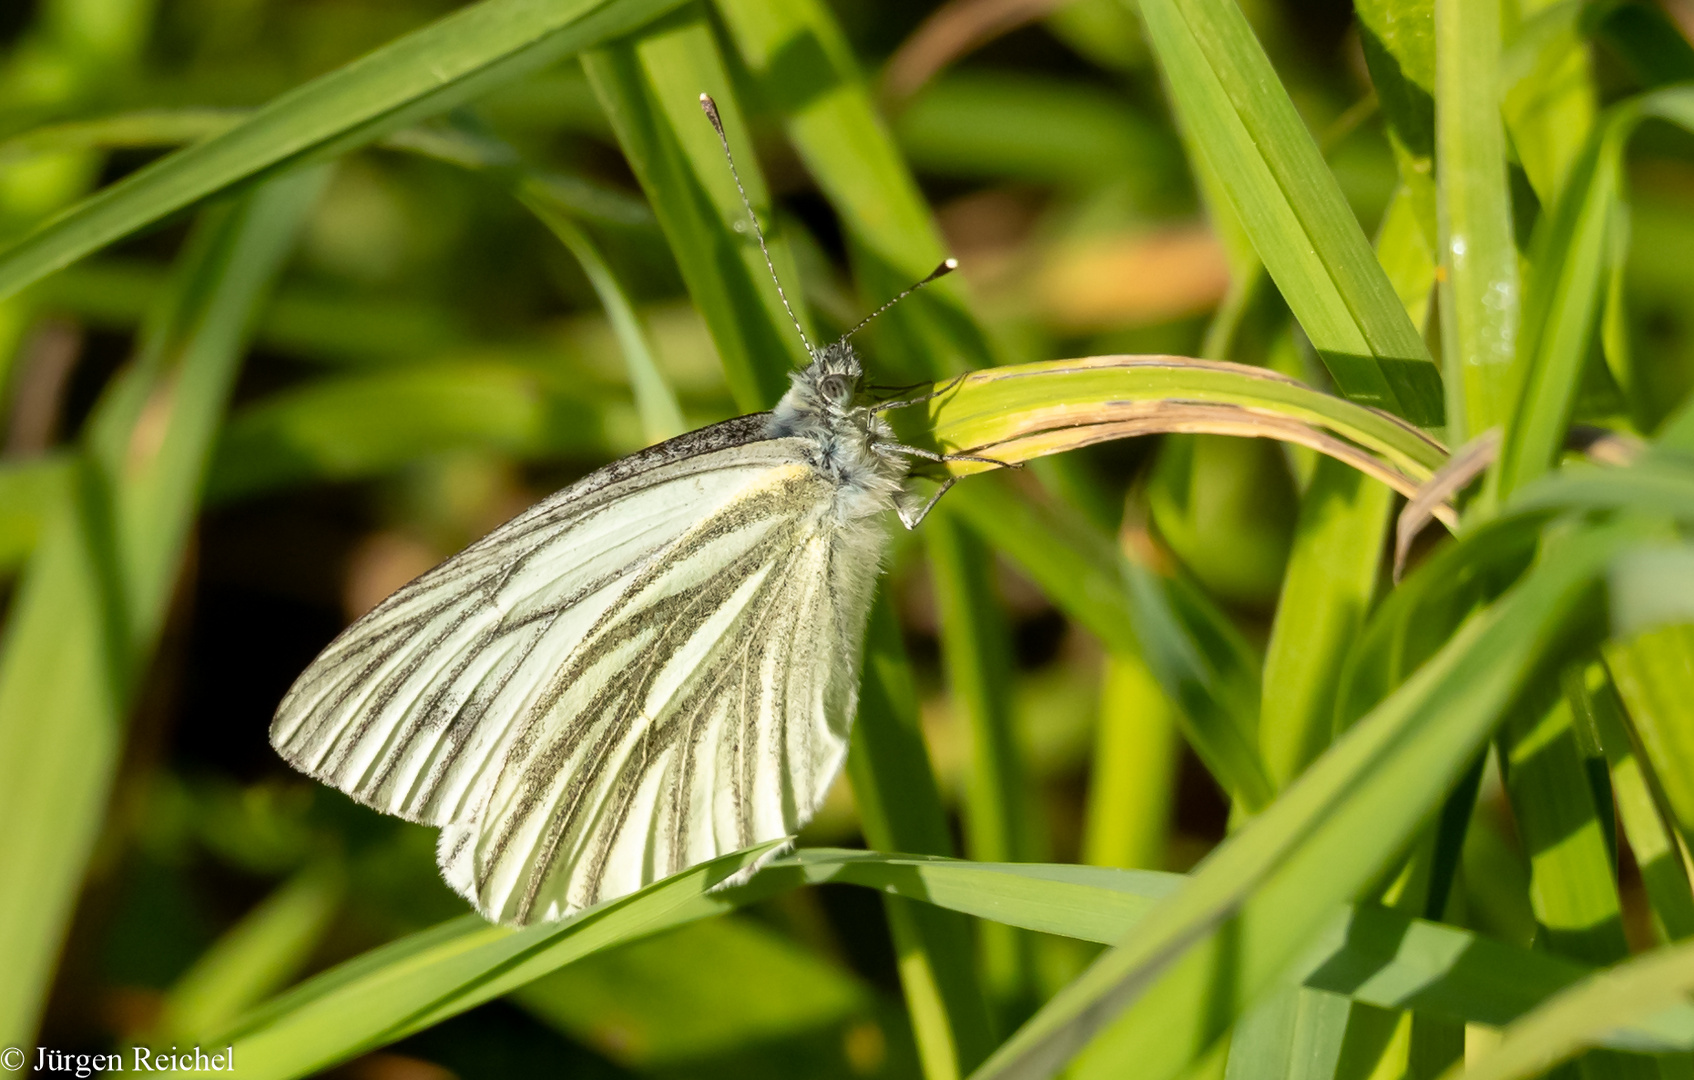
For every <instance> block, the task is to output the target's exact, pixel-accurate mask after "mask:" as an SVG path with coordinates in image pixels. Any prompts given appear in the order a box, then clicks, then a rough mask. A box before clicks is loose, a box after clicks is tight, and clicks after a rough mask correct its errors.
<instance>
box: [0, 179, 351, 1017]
mask: <svg viewBox="0 0 1694 1080" xmlns="http://www.w3.org/2000/svg"><path fill="white" fill-rule="evenodd" d="M323 179H324V177H323V175H322V173H321V171H320V170H312V171H310V172H308V173H304V174H297V175H295V176H293V177H291V178H287V179H283V180H279V181H277V182H276V183H275V184H272V185H270V186H267V187H265V188H263V189H261V190H259V191H258V192H256V193H255V194H254V195H252V196H250V197H248V198H246V199H243V200H242V201H240V202H238V203H237V204H235V205H233V206H226V207H220V208H218V209H217V210H215V211H213V212H212V213H211V214H210V215H209V216H208V219H207V220H206V221H205V222H204V223H203V225H202V227H201V228H200V229H199V230H198V231H197V232H196V234H195V236H194V237H193V239H192V241H191V244H190V247H189V248H188V250H187V252H186V253H185V255H184V256H183V257H182V259H181V261H180V265H179V267H178V275H177V278H176V284H175V288H174V289H173V291H172V293H171V294H170V295H169V296H168V297H167V298H166V302H165V303H164V304H163V305H161V308H160V309H159V311H158V312H157V313H156V318H155V320H154V322H153V323H152V325H151V327H150V328H149V332H148V335H147V337H146V338H145V339H144V344H143V347H142V350H141V354H140V356H139V358H138V359H137V361H136V362H135V363H134V365H133V366H132V367H131V368H130V369H129V370H127V371H126V372H124V373H123V374H122V375H120V376H119V377H118V378H117V379H115V380H114V381H113V383H112V384H111V385H110V386H108V388H107V391H106V393H105V394H104V395H103V397H102V399H101V402H100V404H99V405H98V406H97V407H96V410H95V413H94V415H93V416H92V417H91V418H90V419H89V421H88V435H87V439H86V446H85V448H84V449H83V451H82V452H81V454H80V460H79V461H78V462H77V463H76V464H75V465H74V466H73V473H72V476H71V478H70V480H69V482H68V483H67V484H66V488H65V497H64V498H63V499H62V500H61V501H60V504H59V505H58V506H57V507H56V508H55V511H54V514H53V517H52V519H51V521H50V523H49V524H48V525H47V527H46V529H45V530H44V532H43V534H42V537H41V541H40V543H39V545H38V547H37V549H36V552H35V554H34V556H33V557H32V559H31V562H30V565H29V568H28V570H27V571H26V573H25V575H24V579H23V581H22V583H21V584H20V586H19V591H18V595H17V598H16V600H15V601H14V603H13V605H12V608H11V611H10V617H9V619H8V622H7V626H6V633H5V639H4V653H3V654H0V767H3V768H4V770H5V777H4V782H3V783H0V812H3V813H5V814H8V815H11V820H12V821H13V823H14V824H13V826H12V827H10V828H8V829H7V830H5V832H4V839H3V840H0V865H4V866H6V867H7V872H6V874H4V875H0V951H3V952H4V953H5V955H7V956H8V957H10V958H12V962H11V964H9V965H8V966H7V968H6V971H5V973H4V977H3V978H0V1038H3V1039H4V1040H5V1041H8V1042H12V1043H22V1042H27V1041H28V1040H29V1037H30V1034H31V1032H32V1031H33V1029H34V1026H35V1023H36V1020H37V1017H38V1010H39V1008H40V1005H41V995H42V994H43V993H44V991H45V988H46V985H47V981H48V979H49V977H50V974H51V971H52V965H53V961H54V958H55V956H56V954H57V952H58V949H59V945H60V942H61V939H62V935H63V934H64V931H65V926H66V923H67V921H68V919H69V917H70V911H71V907H72V905H73V904H74V902H75V898H76V895H77V890H78V888H79V886H80V885H81V883H82V875H83V869H84V864H85V861H86V860H87V858H88V854H89V852H90V850H91V848H92V845H93V843H94V840H95V837H96V835H97V833H98V831H99V828H100V823H101V819H102V817H103V814H104V812H105V804H106V799H107V796H108V794H109V787H110V784H111V781H112V776H113V773H114V771H115V769H116V767H117V764H118V758H119V755H120V753H121V750H122V746H123V730H124V723H125V720H126V718H127V716H126V714H127V711H128V707H129V705H130V703H131V701H132V699H133V696H134V694H135V692H136V688H137V685H138V683H139V681H140V677H141V675H142V673H143V672H144V671H145V668H146V665H147V663H148V660H149V658H150V656H151V653H152V649H153V645H154V642H155V641H156V639H157V636H158V634H159V631H160V627H161V625H162V624H163V622H164V618H165V612H166V608H167V606H168V602H169V598H170V595H171V591H172V590H173V589H174V588H175V585H176V578H177V571H178V564H179V562H180V559H181V556H182V549H183V545H184V543H185V542H186V539H187V536H188V531H189V529H190V527H191V525H192V523H193V520H194V515H195V508H196V505H197V502H198V498H199V493H200V488H201V485H202V482H203V478H204V476H205V472H206V467H207V462H208V460H209V458H210V455H211V451H212V443H213V440H214V439H215V437H216V433H217V428H218V424H219V422H220V421H221V419H222V416H223V412H224V408H225V403H226V400H227V398H228V395H229V393H230V389H231V387H232V385H233V384H234V380H235V373H236V371H237V369H238V366H239V362H240V359H241V356H242V352H243V348H244V343H245V339H246V335H247V331H248V327H249V325H250V323H251V321H252V316H253V311H254V309H255V308H256V307H257V305H258V304H259V302H260V300H261V299H262V298H263V296H264V295H265V292H266V290H267V289H268V287H269V285H270V283H271V280H272V278H273V277H274V275H275V274H276V272H277V270H278V268H279V267H280V265H281V262H282V259H283V257H284V256H285V255H286V254H287V253H288V250H289V248H290V245H291V243H292V241H293V238H294V233H295V229H296V228H297V226H298V225H299V223H300V222H301V220H302V219H303V217H304V215H305V213H306V211H307V210H308V209H309V207H310V206H311V203H312V200H313V199H314V198H315V196H316V194H317V192H318V190H319V188H320V185H321V183H322V181H323Z"/></svg>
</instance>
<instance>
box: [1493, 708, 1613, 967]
mask: <svg viewBox="0 0 1694 1080" xmlns="http://www.w3.org/2000/svg"><path fill="white" fill-rule="evenodd" d="M1576 719H1577V718H1576V716H1575V715H1574V713H1573V711H1572V708H1571V702H1570V701H1569V699H1568V698H1567V697H1565V696H1560V697H1558V698H1556V699H1555V700H1554V701H1553V702H1552V703H1551V704H1549V703H1547V702H1546V701H1545V700H1542V701H1531V702H1529V703H1528V704H1527V706H1526V707H1524V708H1521V709H1519V710H1518V711H1517V712H1516V713H1515V714H1514V715H1513V716H1511V717H1510V718H1509V719H1508V720H1507V721H1506V724H1505V727H1504V729H1503V730H1502V732H1501V739H1500V767H1501V772H1502V773H1503V774H1504V777H1505V780H1506V790H1507V791H1508V792H1509V793H1510V795H1511V800H1512V817H1513V820H1514V821H1515V822H1517V825H1518V829H1519V830H1520V833H1521V835H1522V837H1523V842H1524V848H1525V850H1526V851H1527V852H1528V854H1529V865H1530V891H1529V896H1530V903H1531V905H1532V906H1533V908H1534V911H1535V919H1536V923H1537V924H1538V926H1539V927H1540V930H1539V933H1538V934H1537V941H1538V942H1540V943H1543V944H1544V945H1545V947H1546V948H1547V949H1548V950H1549V951H1551V952H1557V953H1560V954H1562V955H1565V956H1570V957H1574V958H1576V959H1578V960H1582V961H1585V962H1587V963H1590V964H1595V965H1600V964H1609V963H1612V962H1614V961H1617V960H1620V959H1622V958H1623V957H1624V956H1626V955H1628V953H1629V946H1628V943H1627V942H1626V941H1625V940H1624V936H1623V914H1622V908H1621V905H1620V904H1619V901H1618V893H1617V885H1616V884H1615V882H1614V880H1613V877H1612V874H1613V871H1612V858H1613V856H1612V853H1611V851H1610V850H1609V848H1610V845H1611V844H1612V843H1614V840H1613V836H1614V829H1615V824H1614V821H1613V818H1612V806H1611V798H1610V794H1611V793H1610V791H1609V785H1608V790H1607V791H1605V792H1604V796H1603V797H1604V799H1605V804H1604V806H1600V805H1597V802H1598V801H1599V799H1600V798H1601V797H1602V793H1600V792H1594V791H1591V790H1590V780H1589V765H1588V760H1587V756H1586V755H1585V753H1584V746H1583V744H1584V743H1585V742H1586V741H1587V740H1586V739H1584V738H1583V733H1582V732H1581V731H1580V730H1579V728H1578V725H1577V723H1576ZM1598 749H1599V748H1598V746H1595V747H1594V750H1595V751H1596V752H1597V751H1598Z"/></svg>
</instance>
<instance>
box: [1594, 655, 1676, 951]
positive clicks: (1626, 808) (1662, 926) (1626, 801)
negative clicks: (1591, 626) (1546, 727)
mask: <svg viewBox="0 0 1694 1080" xmlns="http://www.w3.org/2000/svg"><path fill="white" fill-rule="evenodd" d="M1585 676H1586V677H1585V681H1584V685H1583V686H1582V691H1583V694H1582V699H1583V700H1582V704H1583V705H1584V706H1585V708H1586V710H1587V712H1588V715H1589V717H1590V719H1591V721H1592V723H1593V725H1594V728H1595V730H1596V731H1597V732H1598V734H1599V736H1600V745H1601V747H1602V748H1603V750H1604V751H1605V755H1606V764H1607V767H1608V768H1609V769H1610V770H1611V777H1612V791H1613V792H1614V793H1615V795H1616V797H1617V808H1618V820H1619V821H1620V822H1621V823H1622V825H1623V832H1624V836H1625V837H1627V838H1628V840H1629V850H1630V853H1631V854H1633V855H1634V856H1635V863H1636V865H1637V866H1638V867H1639V868H1640V871H1641V882H1642V885H1643V887H1644V888H1645V889H1646V891H1647V902H1648V904H1649V905H1650V906H1651V907H1652V911H1653V929H1654V932H1655V934H1656V935H1657V936H1658V939H1659V943H1660V944H1669V943H1671V942H1675V941H1681V940H1682V939H1684V938H1687V937H1690V936H1694V891H1691V890H1690V886H1689V883H1688V871H1687V868H1686V867H1684V866H1683V863H1682V852H1681V851H1680V850H1679V849H1678V848H1677V843H1676V833H1675V831H1674V830H1673V829H1672V827H1671V825H1670V822H1669V821H1668V820H1667V817H1666V815H1665V813H1664V811H1663V809H1662V808H1661V807H1660V805H1659V800H1658V798H1657V797H1656V795H1655V792H1654V790H1653V786H1652V782H1651V780H1650V779H1649V777H1648V775H1647V770H1646V767H1645V765H1644V764H1643V763H1642V761H1641V757H1640V753H1639V751H1638V750H1637V748H1636V746H1635V745H1634V743H1633V742H1632V740H1631V739H1630V737H1629V730H1628V728H1627V726H1626V720H1625V717H1624V711H1623V703H1622V702H1620V701H1619V700H1618V697H1617V691H1616V689H1615V688H1614V687H1613V685H1612V681H1611V675H1610V673H1609V672H1608V671H1607V670H1606V668H1605V666H1604V665H1602V664H1594V665H1591V666H1590V667H1589V669H1588V671H1587V672H1586V673H1585Z"/></svg>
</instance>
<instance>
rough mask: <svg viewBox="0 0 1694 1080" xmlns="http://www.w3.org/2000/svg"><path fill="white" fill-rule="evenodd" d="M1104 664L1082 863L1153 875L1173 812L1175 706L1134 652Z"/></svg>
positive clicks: (1117, 652)
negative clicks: (1128, 869)
mask: <svg viewBox="0 0 1694 1080" xmlns="http://www.w3.org/2000/svg"><path fill="white" fill-rule="evenodd" d="M1105 666H1106V671H1105V675H1104V676H1103V678H1102V685H1101V687H1100V713H1099V717H1098V719H1097V720H1096V721H1095V723H1096V724H1097V725H1098V726H1097V729H1096V732H1095V736H1094V753H1093V755H1092V756H1091V757H1090V758H1089V775H1088V820H1087V824H1086V825H1085V826H1084V828H1083V834H1082V835H1083V839H1082V860H1083V861H1084V862H1086V863H1090V864H1092V865H1094V866H1118V867H1142V868H1146V869H1157V868H1158V867H1160V866H1163V865H1164V864H1165V849H1166V842H1167V840H1168V834H1169V832H1170V822H1171V816H1172V810H1173V806H1172V801H1173V800H1172V796H1173V789H1174V787H1175V783H1176V775H1175V773H1176V758H1175V750H1176V732H1177V727H1178V721H1177V718H1176V712H1175V707H1174V706H1173V705H1172V704H1171V702H1170V698H1169V697H1167V696H1166V695H1165V691H1164V688H1163V687H1161V686H1160V685H1159V682H1158V680H1157V679H1155V678H1154V677H1153V673H1152V672H1151V671H1149V670H1148V669H1147V664H1146V662H1145V661H1143V660H1142V659H1141V657H1140V655H1139V654H1137V653H1134V652H1130V651H1128V650H1127V649H1124V648H1122V647H1118V648H1115V649H1113V651H1112V652H1110V653H1109V654H1108V655H1107V657H1106V665H1105Z"/></svg>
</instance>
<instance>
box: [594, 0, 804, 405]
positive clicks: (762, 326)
mask: <svg viewBox="0 0 1694 1080" xmlns="http://www.w3.org/2000/svg"><path fill="white" fill-rule="evenodd" d="M583 68H584V69H585V70H586V71H587V72H588V77H589V81H590V82H591V83H592V84H593V86H594V91H595V93H596V94H597V95H598V96H599V98H600V102H601V104H602V106H604V108H605V110H606V114H607V115H608V116H609V117H610V118H611V120H612V127H613V129H614V130H615V131H616V132H617V136H618V144H619V146H621V147H622V149H623V152H624V157H625V158H626V159H627V160H628V161H629V164H630V168H631V169H633V170H634V172H635V175H636V178H637V179H638V180H640V182H641V188H642V191H644V192H645V193H646V195H647V199H648V202H649V203H651V204H652V206H653V211H654V213H655V214H656V215H657V216H658V218H659V224H660V226H661V227H662V228H663V229H664V231H665V238H666V239H667V240H668V241H669V242H670V248H671V253H672V255H674V256H675V258H676V262H677V267H678V269H680V270H681V271H682V279H683V281H684V282H685V283H686V284H687V286H688V292H689V295H690V296H692V297H693V299H694V304H695V306H696V307H697V308H699V309H700V314H701V316H702V317H704V319H705V320H706V325H707V326H708V327H710V329H711V332H712V340H713V341H714V342H715V343H716V344H717V347H718V355H719V357H720V359H721V360H722V361H723V365H724V374H725V375H726V377H727V378H728V380H729V386H730V390H731V392H733V393H734V395H735V400H736V404H737V405H739V406H740V407H741V408H742V409H743V410H745V411H748V412H751V411H754V410H757V409H765V408H769V407H770V406H771V405H772V404H774V403H775V402H776V399H777V398H778V397H780V396H781V395H782V392H783V391H784V390H786V389H787V388H788V378H787V376H788V372H789V371H790V370H791V369H793V368H795V367H799V366H803V365H804V364H805V363H806V360H807V356H806V351H805V348H804V346H803V345H802V343H801V341H800V336H799V335H798V334H797V333H795V331H794V327H793V326H792V325H791V324H790V322H789V320H788V315H787V313H786V311H785V310H784V307H783V302H782V298H781V297H780V296H779V295H778V294H777V287H776V285H775V283H773V282H772V281H771V275H770V272H769V271H768V270H767V269H766V268H765V263H764V257H763V256H762V255H761V254H760V252H759V247H758V243H757V242H756V240H755V238H754V236H753V231H752V224H751V223H750V222H748V221H747V220H746V217H747V214H746V211H745V210H743V209H742V207H741V198H740V196H739V195H738V194H737V192H736V188H735V181H734V178H733V177H732V176H731V174H730V170H729V163H728V162H727V161H725V160H724V154H723V149H722V147H720V146H719V145H718V139H717V135H716V134H715V133H714V132H713V130H712V127H711V125H710V124H709V123H707V121H706V117H705V114H704V113H702V112H701V111H700V95H701V94H702V93H709V94H711V95H712V98H713V100H715V101H716V102H717V107H718V111H719V114H720V115H721V116H722V117H723V124H724V135H725V137H726V138H728V139H729V144H730V149H731V151H732V152H733V153H734V154H735V159H736V167H737V168H738V169H739V170H740V174H741V179H742V182H743V184H744V185H745V186H746V188H747V197H748V199H749V200H750V201H751V202H752V204H753V212H754V213H755V214H757V215H758V216H759V224H760V225H761V226H762V227H763V228H764V229H765V232H766V240H767V242H768V244H769V247H770V251H771V259H772V261H773V262H774V263H775V265H776V268H777V273H778V275H779V277H780V278H781V280H782V282H783V284H784V285H785V287H786V288H787V289H788V290H789V293H790V296H792V297H793V299H792V301H791V303H792V304H793V306H794V311H795V314H796V316H798V317H799V318H800V319H801V320H802V325H805V320H806V318H807V316H806V310H805V305H804V303H803V301H802V300H801V298H800V295H799V293H798V286H799V280H798V275H797V274H795V273H794V272H793V269H792V268H793V265H794V264H793V260H792V257H791V256H790V255H789V254H788V249H787V246H786V244H785V242H784V240H783V237H782V233H781V230H780V229H779V228H778V227H777V226H778V222H777V221H776V220H775V218H774V217H773V216H772V214H771V212H770V197H769V195H768V193H767V190H766V187H765V182H764V179H763V173H762V172H761V170H760V169H759V165H758V159H757V158H756V157H755V156H754V154H753V152H752V142H751V141H750V139H749V138H748V133H747V126H746V122H745V121H744V120H743V118H742V110H741V107H740V105H739V104H738V103H737V101H736V97H735V95H734V92H733V91H732V89H731V87H730V84H729V76H728V74H727V72H726V71H725V70H724V66H723V59H722V57H720V56H719V55H718V52H717V47H716V45H715V43H714V41H713V38H712V31H711V28H710V27H709V26H708V25H707V23H706V21H705V16H704V13H703V12H702V11H701V10H700V9H699V7H698V5H695V6H691V7H688V8H686V9H684V10H683V11H682V12H679V13H678V14H677V15H676V16H673V17H672V18H670V19H669V20H667V21H666V22H665V23H663V24H662V25H661V26H660V27H658V28H656V29H655V30H654V31H653V32H652V33H650V34H648V35H646V36H644V37H641V38H635V39H630V40H627V41H622V42H618V43H616V44H613V45H608V46H606V47H605V48H603V49H597V50H594V51H593V52H591V53H589V54H587V55H586V56H584V57H583Z"/></svg>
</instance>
